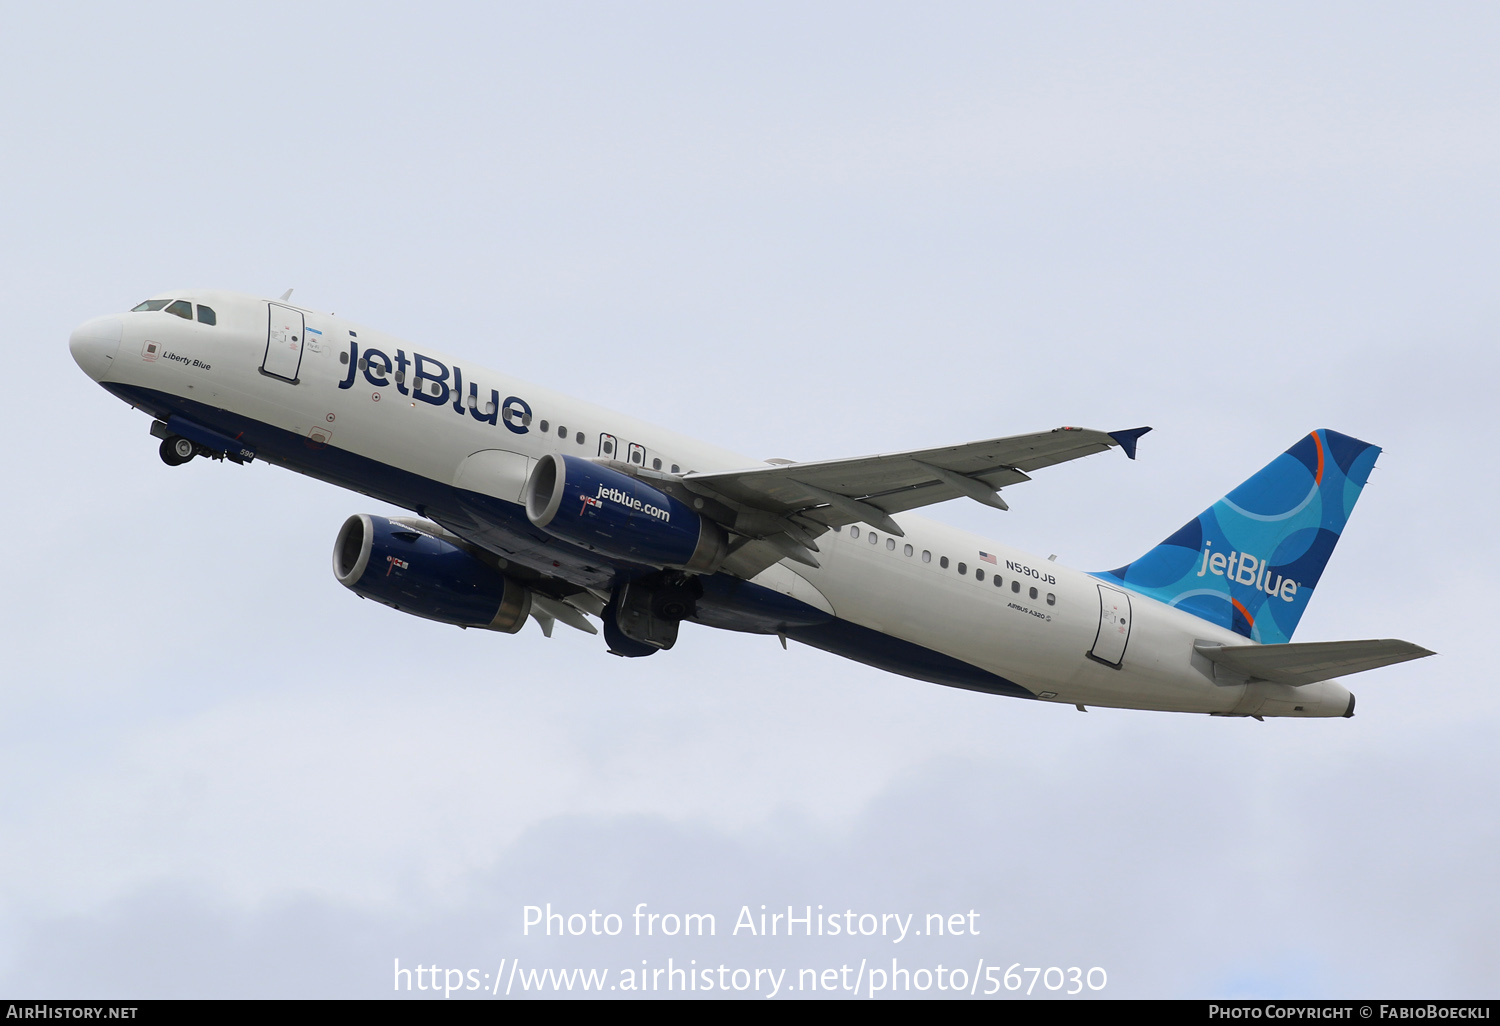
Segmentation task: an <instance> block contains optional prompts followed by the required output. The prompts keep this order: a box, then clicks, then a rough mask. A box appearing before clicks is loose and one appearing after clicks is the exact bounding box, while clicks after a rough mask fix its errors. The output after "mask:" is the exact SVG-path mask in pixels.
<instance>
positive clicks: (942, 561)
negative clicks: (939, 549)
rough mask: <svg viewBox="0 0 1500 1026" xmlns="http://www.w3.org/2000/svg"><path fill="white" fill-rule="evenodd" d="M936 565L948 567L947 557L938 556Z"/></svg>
mask: <svg viewBox="0 0 1500 1026" xmlns="http://www.w3.org/2000/svg"><path fill="white" fill-rule="evenodd" d="M938 566H940V567H942V568H943V569H944V570H946V569H948V557H947V556H943V557H942V558H940V559H939V560H938Z"/></svg>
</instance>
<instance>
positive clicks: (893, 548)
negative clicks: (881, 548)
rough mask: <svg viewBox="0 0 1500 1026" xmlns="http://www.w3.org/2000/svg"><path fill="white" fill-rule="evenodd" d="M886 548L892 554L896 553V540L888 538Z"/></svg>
mask: <svg viewBox="0 0 1500 1026" xmlns="http://www.w3.org/2000/svg"><path fill="white" fill-rule="evenodd" d="M885 547H886V548H888V549H890V550H891V551H892V552H895V551H896V539H894V538H887V539H886V540H885Z"/></svg>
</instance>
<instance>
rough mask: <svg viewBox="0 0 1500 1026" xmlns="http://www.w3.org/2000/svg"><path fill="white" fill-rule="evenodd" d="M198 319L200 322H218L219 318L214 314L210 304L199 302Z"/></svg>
mask: <svg viewBox="0 0 1500 1026" xmlns="http://www.w3.org/2000/svg"><path fill="white" fill-rule="evenodd" d="M198 321H199V323H201V324H218V323H219V319H218V318H217V317H215V316H214V308H213V307H211V306H204V305H202V304H201V303H200V304H199V305H198Z"/></svg>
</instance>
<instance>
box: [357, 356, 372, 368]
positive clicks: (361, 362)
mask: <svg viewBox="0 0 1500 1026" xmlns="http://www.w3.org/2000/svg"><path fill="white" fill-rule="evenodd" d="M359 369H360V370H369V369H370V361H369V360H366V359H365V358H364V357H363V356H361V357H360V358H359Z"/></svg>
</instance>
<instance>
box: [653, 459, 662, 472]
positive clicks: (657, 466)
mask: <svg viewBox="0 0 1500 1026" xmlns="http://www.w3.org/2000/svg"><path fill="white" fill-rule="evenodd" d="M651 469H652V470H660V469H661V460H652V461H651Z"/></svg>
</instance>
